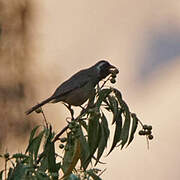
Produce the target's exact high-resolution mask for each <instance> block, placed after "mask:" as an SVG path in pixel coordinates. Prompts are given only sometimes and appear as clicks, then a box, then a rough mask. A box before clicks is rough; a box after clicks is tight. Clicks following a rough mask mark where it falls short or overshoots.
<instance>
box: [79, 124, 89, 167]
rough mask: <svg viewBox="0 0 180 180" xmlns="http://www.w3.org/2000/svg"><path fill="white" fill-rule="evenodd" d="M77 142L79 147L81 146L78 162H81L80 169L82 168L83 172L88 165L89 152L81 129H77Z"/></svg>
mask: <svg viewBox="0 0 180 180" xmlns="http://www.w3.org/2000/svg"><path fill="white" fill-rule="evenodd" d="M79 135H80V137H79V140H80V146H81V155H80V160H81V167H83V169H84V170H86V168H87V166H88V165H89V163H90V159H89V160H87V159H88V157H89V156H90V150H89V144H88V142H87V140H86V138H85V136H84V134H83V131H82V128H81V127H80V128H79Z"/></svg>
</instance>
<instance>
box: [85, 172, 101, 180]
mask: <svg viewBox="0 0 180 180" xmlns="http://www.w3.org/2000/svg"><path fill="white" fill-rule="evenodd" d="M87 174H88V175H89V176H90V177H92V178H93V179H94V180H102V179H101V178H100V177H99V176H97V175H96V174H95V173H94V171H93V170H92V169H90V170H88V171H87Z"/></svg>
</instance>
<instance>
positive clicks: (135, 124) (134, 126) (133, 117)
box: [127, 114, 138, 146]
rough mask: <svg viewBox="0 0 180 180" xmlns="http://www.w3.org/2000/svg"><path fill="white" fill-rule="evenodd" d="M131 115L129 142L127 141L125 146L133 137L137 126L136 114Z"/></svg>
mask: <svg viewBox="0 0 180 180" xmlns="http://www.w3.org/2000/svg"><path fill="white" fill-rule="evenodd" d="M131 117H132V119H133V123H132V128H131V134H130V138H129V142H128V144H127V146H128V145H129V144H130V143H131V142H132V140H133V139H134V134H135V132H136V129H137V126H138V119H137V117H136V115H135V114H131Z"/></svg>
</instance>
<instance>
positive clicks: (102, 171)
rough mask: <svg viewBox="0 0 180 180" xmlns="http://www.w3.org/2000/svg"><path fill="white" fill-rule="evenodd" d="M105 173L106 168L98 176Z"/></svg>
mask: <svg viewBox="0 0 180 180" xmlns="http://www.w3.org/2000/svg"><path fill="white" fill-rule="evenodd" d="M105 171H106V168H105V169H104V170H103V171H102V172H101V173H100V174H99V176H101V175H102V174H103V173H104V172H105Z"/></svg>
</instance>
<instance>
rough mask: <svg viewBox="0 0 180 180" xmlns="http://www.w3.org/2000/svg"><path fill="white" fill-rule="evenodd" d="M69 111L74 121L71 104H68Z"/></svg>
mask: <svg viewBox="0 0 180 180" xmlns="http://www.w3.org/2000/svg"><path fill="white" fill-rule="evenodd" d="M68 109H69V111H70V113H71V119H72V120H74V110H73V109H72V108H71V105H70V104H68Z"/></svg>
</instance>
